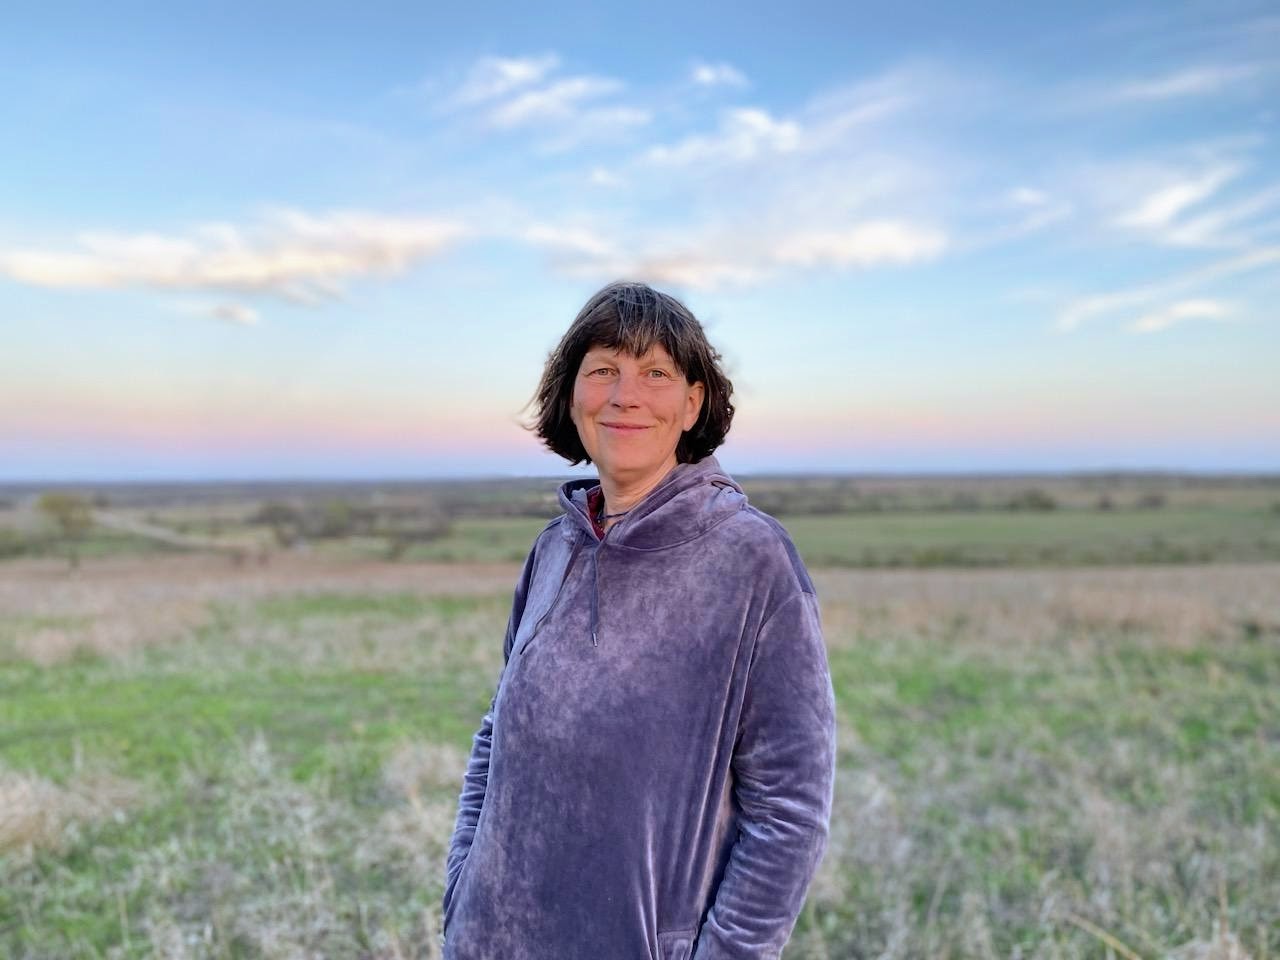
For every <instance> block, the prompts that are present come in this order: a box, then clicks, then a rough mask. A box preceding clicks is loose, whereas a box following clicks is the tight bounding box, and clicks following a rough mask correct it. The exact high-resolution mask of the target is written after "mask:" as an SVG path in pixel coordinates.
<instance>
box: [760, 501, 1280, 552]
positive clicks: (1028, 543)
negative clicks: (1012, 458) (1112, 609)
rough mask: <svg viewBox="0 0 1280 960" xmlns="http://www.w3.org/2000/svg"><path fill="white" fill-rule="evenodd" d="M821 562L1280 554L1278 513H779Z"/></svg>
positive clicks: (1227, 510)
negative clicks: (825, 514)
mask: <svg viewBox="0 0 1280 960" xmlns="http://www.w3.org/2000/svg"><path fill="white" fill-rule="evenodd" d="M782 520H783V523H784V525H785V526H786V527H787V530H788V531H789V532H790V533H791V536H792V538H793V539H794V540H795V543H796V547H797V549H798V550H799V551H800V553H801V555H802V556H803V557H804V558H805V561H806V562H807V563H809V564H811V565H814V566H867V567H876V566H921V567H930V566H1042V565H1045V566H1062V565H1094V564H1116V563H1209V562H1217V561H1228V560H1246V561H1258V560H1276V559H1280V514H1277V513H1274V512H1268V511H1261V510H1250V509H1239V508H1235V509H1233V508H1206V507H1180V508H1166V509H1163V510H1115V511H1108V512H1098V511H1050V512H1046V513H1003V512H987V513H958V512H934V513H927V512H922V513H894V514H889V513H885V514H878V513H867V514H842V515H835V516H827V517H815V516H802V517H784V518H782Z"/></svg>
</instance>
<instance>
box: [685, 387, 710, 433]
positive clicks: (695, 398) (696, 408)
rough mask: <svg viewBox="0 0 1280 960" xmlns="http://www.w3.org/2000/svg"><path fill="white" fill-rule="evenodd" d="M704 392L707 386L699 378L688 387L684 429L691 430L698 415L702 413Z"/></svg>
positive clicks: (705, 392)
mask: <svg viewBox="0 0 1280 960" xmlns="http://www.w3.org/2000/svg"><path fill="white" fill-rule="evenodd" d="M706 394H707V388H706V387H705V386H704V385H703V383H702V381H701V380H699V381H698V382H697V383H695V384H692V385H691V386H690V387H689V397H688V404H687V406H686V408H685V412H684V429H685V430H692V429H693V425H694V424H695V423H697V422H698V417H699V416H701V414H702V399H703V397H705V396H706Z"/></svg>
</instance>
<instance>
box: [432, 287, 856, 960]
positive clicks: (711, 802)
mask: <svg viewBox="0 0 1280 960" xmlns="http://www.w3.org/2000/svg"><path fill="white" fill-rule="evenodd" d="M718 360H719V357H718V355H717V354H716V353H715V351H714V350H713V349H712V348H711V346H710V344H708V343H707V340H706V337H705V335H704V334H703V331H702V327H701V326H700V325H699V323H698V321H697V320H695V319H694V317H693V315H692V314H691V313H690V312H689V311H688V310H687V309H686V308H685V307H684V306H683V305H682V304H681V303H680V302H679V301H677V300H675V299H674V298H672V297H670V296H667V295H665V294H662V293H658V292H656V291H654V290H652V289H651V288H649V287H647V286H645V285H643V284H632V283H623V284H613V285H610V286H608V287H606V288H604V289H603V290H601V291H600V292H599V293H597V294H596V295H595V296H593V297H592V298H591V300H590V301H588V303H587V304H586V306H585V307H583V309H582V311H581V313H579V314H578V317H577V319H576V320H574V322H573V324H572V325H571V326H570V327H569V330H568V332H567V333H565V335H564V337H563V339H562V340H561V341H560V344H559V346H558V347H557V348H556V349H555V351H554V352H553V353H552V354H551V356H550V358H549V359H548V361H547V365H546V369H545V370H544V372H543V376H542V382H541V384H540V386H539V388H538V393H537V396H536V397H535V401H534V402H535V409H536V414H537V416H536V430H537V432H538V434H539V436H540V437H541V438H542V439H543V440H544V442H545V443H546V444H547V446H548V447H550V448H551V450H553V451H554V452H556V453H558V454H560V455H561V456H563V457H565V458H566V459H567V460H569V461H570V462H572V463H580V462H582V461H584V460H585V461H589V462H591V463H594V464H595V465H596V467H597V468H598V470H599V474H600V479H599V481H598V482H596V481H594V480H572V481H569V482H568V483H565V484H563V485H562V486H561V487H560V505H561V507H562V508H563V510H564V513H563V515H561V516H559V517H557V518H556V519H554V520H552V521H551V522H550V523H549V524H547V527H546V528H545V529H544V530H543V531H542V533H541V534H540V535H539V536H538V538H537V540H536V541H535V543H534V545H533V550H532V551H531V552H530V554H529V557H528V559H527V560H526V561H525V565H524V571H523V573H522V574H521V577H520V580H519V583H518V584H517V586H516V591H515V602H514V604H513V606H512V610H511V619H510V621H509V623H508V626H507V633H506V639H505V641H504V644H503V654H504V660H505V666H504V668H503V671H502V674H501V677H500V679H499V681H498V688H497V692H496V694H495V696H494V698H493V703H492V706H491V709H490V710H489V712H488V713H487V714H486V715H485V717H484V719H483V721H482V722H481V725H480V729H479V731H478V732H477V733H476V736H475V741H474V745H473V748H472V751H471V758H470V761H469V763H468V766H467V772H466V776H465V779H464V783H463V788H462V794H461V797H460V801H459V809H458V818H457V824H456V827H455V830H454V835H453V840H452V843H451V844H450V850H449V857H448V865H447V870H446V889H445V895H444V933H445V949H444V955H445V958H446V960H482V958H483V960H525V958H528V960H534V958H539V960H540V958H548V960H614V958H617V960H633V958H634V960H689V958H690V957H693V958H695V960H719V958H735V960H737V958H742V960H745V958H766V957H767V958H776V957H778V955H779V952H780V951H781V949H782V947H783V945H784V944H785V943H786V941H787V938H788V937H789V936H790V934H791V930H792V927H793V926H794V924H795V919H796V916H797V914H798V913H799V912H800V907H801V905H802V903H803V900H804V894H805V890H806V889H807V887H808V885H809V882H810V880H811V879H812V877H813V873H814V871H815V870H816V869H817V866H818V862H819V860H820V859H821V857H822V853H823V850H824V849H825V846H826V838H827V824H828V819H829V816H830V809H831V790H832V781H833V774H834V765H835V733H834V698H833V694H832V688H831V678H830V674H829V673H828V670H827V660H826V653H825V648H824V646H823V642H822V634H821V630H820V626H819V619H818V603H817V599H816V597H815V596H814V590H813V584H812V582H811V581H810V579H809V576H808V574H807V573H806V571H805V569H804V565H803V564H802V563H801V562H800V558H799V556H798V555H797V554H796V551H795V548H794V547H793V546H792V544H791V541H790V539H789V538H788V537H787V534H786V532H785V531H784V530H783V529H782V527H781V526H780V525H779V524H778V523H777V521H775V520H773V519H772V518H770V517H768V516H766V515H765V514H763V513H761V512H760V511H758V510H756V509H755V508H754V507H752V506H750V505H749V504H748V503H747V498H746V497H745V496H744V495H743V493H742V490H741V488H740V487H739V486H738V485H737V484H736V483H734V481H733V480H732V479H731V478H730V477H729V476H728V475H727V474H726V473H725V472H724V471H723V470H722V469H721V468H720V465H719V464H718V463H717V462H716V460H715V457H713V456H712V455H711V454H712V451H714V450H715V449H716V448H717V447H718V446H719V445H720V444H721V443H722V442H723V441H724V437H725V433H726V432H727V431H728V429H729V424H730V422H731V420H732V418H733V406H732V405H731V403H730V394H731V391H732V386H731V385H730V383H729V381H728V379H727V378H726V377H725V376H724V374H723V373H722V372H721V370H720V367H719V363H718Z"/></svg>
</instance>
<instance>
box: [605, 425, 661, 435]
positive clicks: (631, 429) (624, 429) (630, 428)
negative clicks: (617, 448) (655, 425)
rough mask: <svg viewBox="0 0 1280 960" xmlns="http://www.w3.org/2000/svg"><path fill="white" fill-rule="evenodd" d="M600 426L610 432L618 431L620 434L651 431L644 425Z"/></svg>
mask: <svg viewBox="0 0 1280 960" xmlns="http://www.w3.org/2000/svg"><path fill="white" fill-rule="evenodd" d="M600 426H602V427H606V428H608V429H609V430H616V431H618V432H619V433H636V432H638V431H640V430H648V429H649V428H648V427H646V426H644V425H643V424H638V423H602V424H600Z"/></svg>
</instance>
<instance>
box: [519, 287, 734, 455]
mask: <svg viewBox="0 0 1280 960" xmlns="http://www.w3.org/2000/svg"><path fill="white" fill-rule="evenodd" d="M655 343H660V344H662V346H663V347H664V348H665V349H666V351H667V353H669V354H670V355H671V359H672V360H673V361H674V362H675V365H676V369H677V370H679V371H680V373H681V374H683V375H684V378H685V380H686V381H687V382H688V383H690V384H693V383H701V384H702V385H703V390H704V392H703V398H702V409H701V410H700V411H699V413H698V419H697V420H696V421H695V422H694V425H693V426H692V427H691V428H690V429H688V430H686V431H685V432H684V433H683V434H681V436H680V440H679V442H678V443H677V444H676V461H677V462H679V463H696V462H697V461H699V460H701V459H702V458H703V457H705V456H709V455H710V454H711V453H712V452H714V451H715V449H716V448H717V447H719V446H720V444H722V443H724V438H725V435H726V434H727V433H728V432H729V425H730V424H731V423H732V422H733V404H732V403H731V402H730V397H731V396H732V394H733V384H732V383H730V382H729V378H728V377H726V376H725V374H724V371H723V370H721V369H720V354H718V353H717V352H716V351H715V350H714V349H713V348H712V346H711V344H710V343H709V342H708V341H707V335H706V334H705V333H704V332H703V330H702V324H700V323H699V322H698V321H697V319H696V318H695V317H694V315H693V314H692V313H691V312H690V310H689V308H688V307H686V306H685V305H684V304H683V303H681V302H680V301H679V300H677V299H676V298H675V297H672V296H670V295H668V294H665V293H661V292H659V291H657V290H654V289H653V288H652V287H650V286H649V285H647V284H644V283H632V282H618V283H611V284H609V285H608V286H607V287H604V288H603V289H602V290H600V291H598V292H597V293H595V294H594V295H593V296H592V297H591V299H590V300H588V301H587V303H586V306H584V307H583V308H582V310H581V311H579V313H578V316H577V318H576V319H574V321H573V323H572V324H570V325H569V329H568V330H567V331H565V335H564V336H563V337H561V338H560V343H559V344H558V345H557V346H556V348H555V349H554V350H552V351H551V354H550V356H548V357H547V365H546V367H544V368H543V370H542V381H541V382H540V383H539V384H538V392H537V393H536V394H535V395H534V397H533V400H532V401H530V403H531V405H532V406H533V417H534V419H533V422H532V423H530V424H529V429H531V430H533V431H534V432H535V433H537V435H538V436H539V437H540V438H541V439H542V441H543V443H545V444H546V445H547V447H548V448H550V449H551V450H552V452H554V453H558V454H559V455H560V456H562V457H564V458H565V459H566V460H568V461H569V462H570V463H574V464H577V463H590V462H591V458H590V457H589V456H587V451H586V448H584V447H583V446H582V440H581V439H579V437H578V428H577V427H576V426H575V425H574V423H573V419H572V418H571V417H570V416H569V406H570V403H571V402H572V400H573V386H574V382H575V381H576V379H577V376H578V368H579V367H580V366H581V365H582V358H583V357H584V356H585V355H586V353H587V351H588V350H590V349H591V348H592V347H605V348H607V349H609V350H620V351H622V352H623V353H627V354H630V355H631V356H633V357H641V356H643V355H644V354H645V353H646V352H648V350H649V348H650V347H652V346H653V345H654V344H655Z"/></svg>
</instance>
